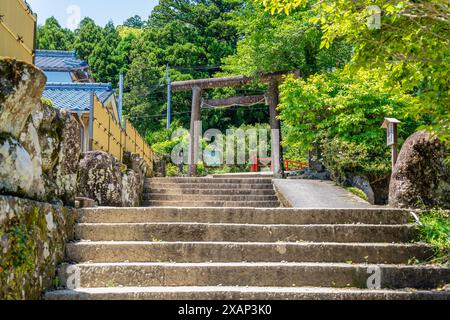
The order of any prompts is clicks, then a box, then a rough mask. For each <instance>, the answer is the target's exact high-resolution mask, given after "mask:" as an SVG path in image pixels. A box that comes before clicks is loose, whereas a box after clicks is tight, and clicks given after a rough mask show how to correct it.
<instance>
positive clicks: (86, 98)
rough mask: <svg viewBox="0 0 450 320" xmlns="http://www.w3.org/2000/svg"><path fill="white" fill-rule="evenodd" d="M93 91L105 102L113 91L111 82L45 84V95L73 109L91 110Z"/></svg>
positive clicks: (57, 104)
mask: <svg viewBox="0 0 450 320" xmlns="http://www.w3.org/2000/svg"><path fill="white" fill-rule="evenodd" d="M91 92H94V94H95V95H96V96H97V97H98V99H99V100H100V101H101V102H103V103H104V102H105V101H106V100H107V99H108V98H109V97H110V96H111V95H112V94H113V93H114V91H113V88H112V86H111V84H109V83H54V82H53V83H52V82H49V83H47V85H46V86H45V90H44V93H43V97H44V98H46V99H49V100H51V101H52V102H53V104H54V105H55V106H57V107H59V108H65V109H68V110H71V111H89V109H90V96H91Z"/></svg>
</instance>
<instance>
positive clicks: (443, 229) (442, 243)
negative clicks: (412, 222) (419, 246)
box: [418, 209, 450, 264]
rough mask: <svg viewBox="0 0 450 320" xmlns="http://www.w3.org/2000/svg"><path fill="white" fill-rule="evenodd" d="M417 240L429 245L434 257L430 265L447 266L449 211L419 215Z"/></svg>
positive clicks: (429, 211) (449, 237)
mask: <svg viewBox="0 0 450 320" xmlns="http://www.w3.org/2000/svg"><path fill="white" fill-rule="evenodd" d="M420 222H421V223H422V226H419V227H418V230H419V240H420V241H423V242H426V243H429V244H431V245H432V246H433V247H434V249H435V256H434V257H433V258H432V260H431V261H430V262H431V263H438V264H449V261H450V211H443V210H435V209H433V210H428V211H424V212H422V213H421V215H420Z"/></svg>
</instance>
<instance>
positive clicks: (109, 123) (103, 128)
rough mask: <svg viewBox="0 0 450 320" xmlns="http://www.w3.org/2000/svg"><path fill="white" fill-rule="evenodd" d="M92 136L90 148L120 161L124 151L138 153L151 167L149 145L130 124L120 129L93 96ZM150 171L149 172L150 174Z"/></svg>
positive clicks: (151, 159) (151, 156)
mask: <svg viewBox="0 0 450 320" xmlns="http://www.w3.org/2000/svg"><path fill="white" fill-rule="evenodd" d="M92 131H93V134H92V136H93V138H92V149H93V150H102V151H105V152H107V153H109V154H111V155H113V156H115V157H116V158H117V159H119V160H120V161H122V160H123V153H124V152H125V151H128V152H131V153H137V154H139V155H140V156H141V157H142V158H143V159H144V160H145V162H147V164H148V165H149V168H150V170H152V168H153V153H152V150H151V149H150V146H149V145H148V144H147V143H145V141H144V139H143V138H142V137H141V136H140V135H139V134H138V133H137V131H136V129H135V128H134V127H133V126H132V125H131V124H130V123H127V124H126V128H125V130H124V129H122V128H121V127H120V125H119V123H118V122H117V121H116V120H115V118H114V116H113V115H111V113H110V112H109V111H108V110H107V109H106V108H105V107H104V106H103V104H102V103H101V102H100V101H99V100H98V99H97V97H94V110H93V126H92ZM151 174H152V172H149V175H151Z"/></svg>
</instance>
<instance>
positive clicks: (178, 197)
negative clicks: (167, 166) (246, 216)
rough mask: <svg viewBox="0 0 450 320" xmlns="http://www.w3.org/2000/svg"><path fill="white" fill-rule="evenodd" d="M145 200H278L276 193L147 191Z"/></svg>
mask: <svg viewBox="0 0 450 320" xmlns="http://www.w3.org/2000/svg"><path fill="white" fill-rule="evenodd" d="M144 200H152V201H241V202H242V201H245V202H247V201H249V202H250V201H278V198H277V196H276V195H211V194H181V195H180V194H157V193H146V194H144Z"/></svg>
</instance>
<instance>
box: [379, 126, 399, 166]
mask: <svg viewBox="0 0 450 320" xmlns="http://www.w3.org/2000/svg"><path fill="white" fill-rule="evenodd" d="M399 123H401V122H400V121H399V120H397V119H395V118H384V122H383V124H382V125H381V127H382V128H384V129H386V133H387V145H388V146H390V147H391V164H392V170H394V166H395V164H396V163H397V158H398V150H397V147H398V137H397V124H399Z"/></svg>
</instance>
